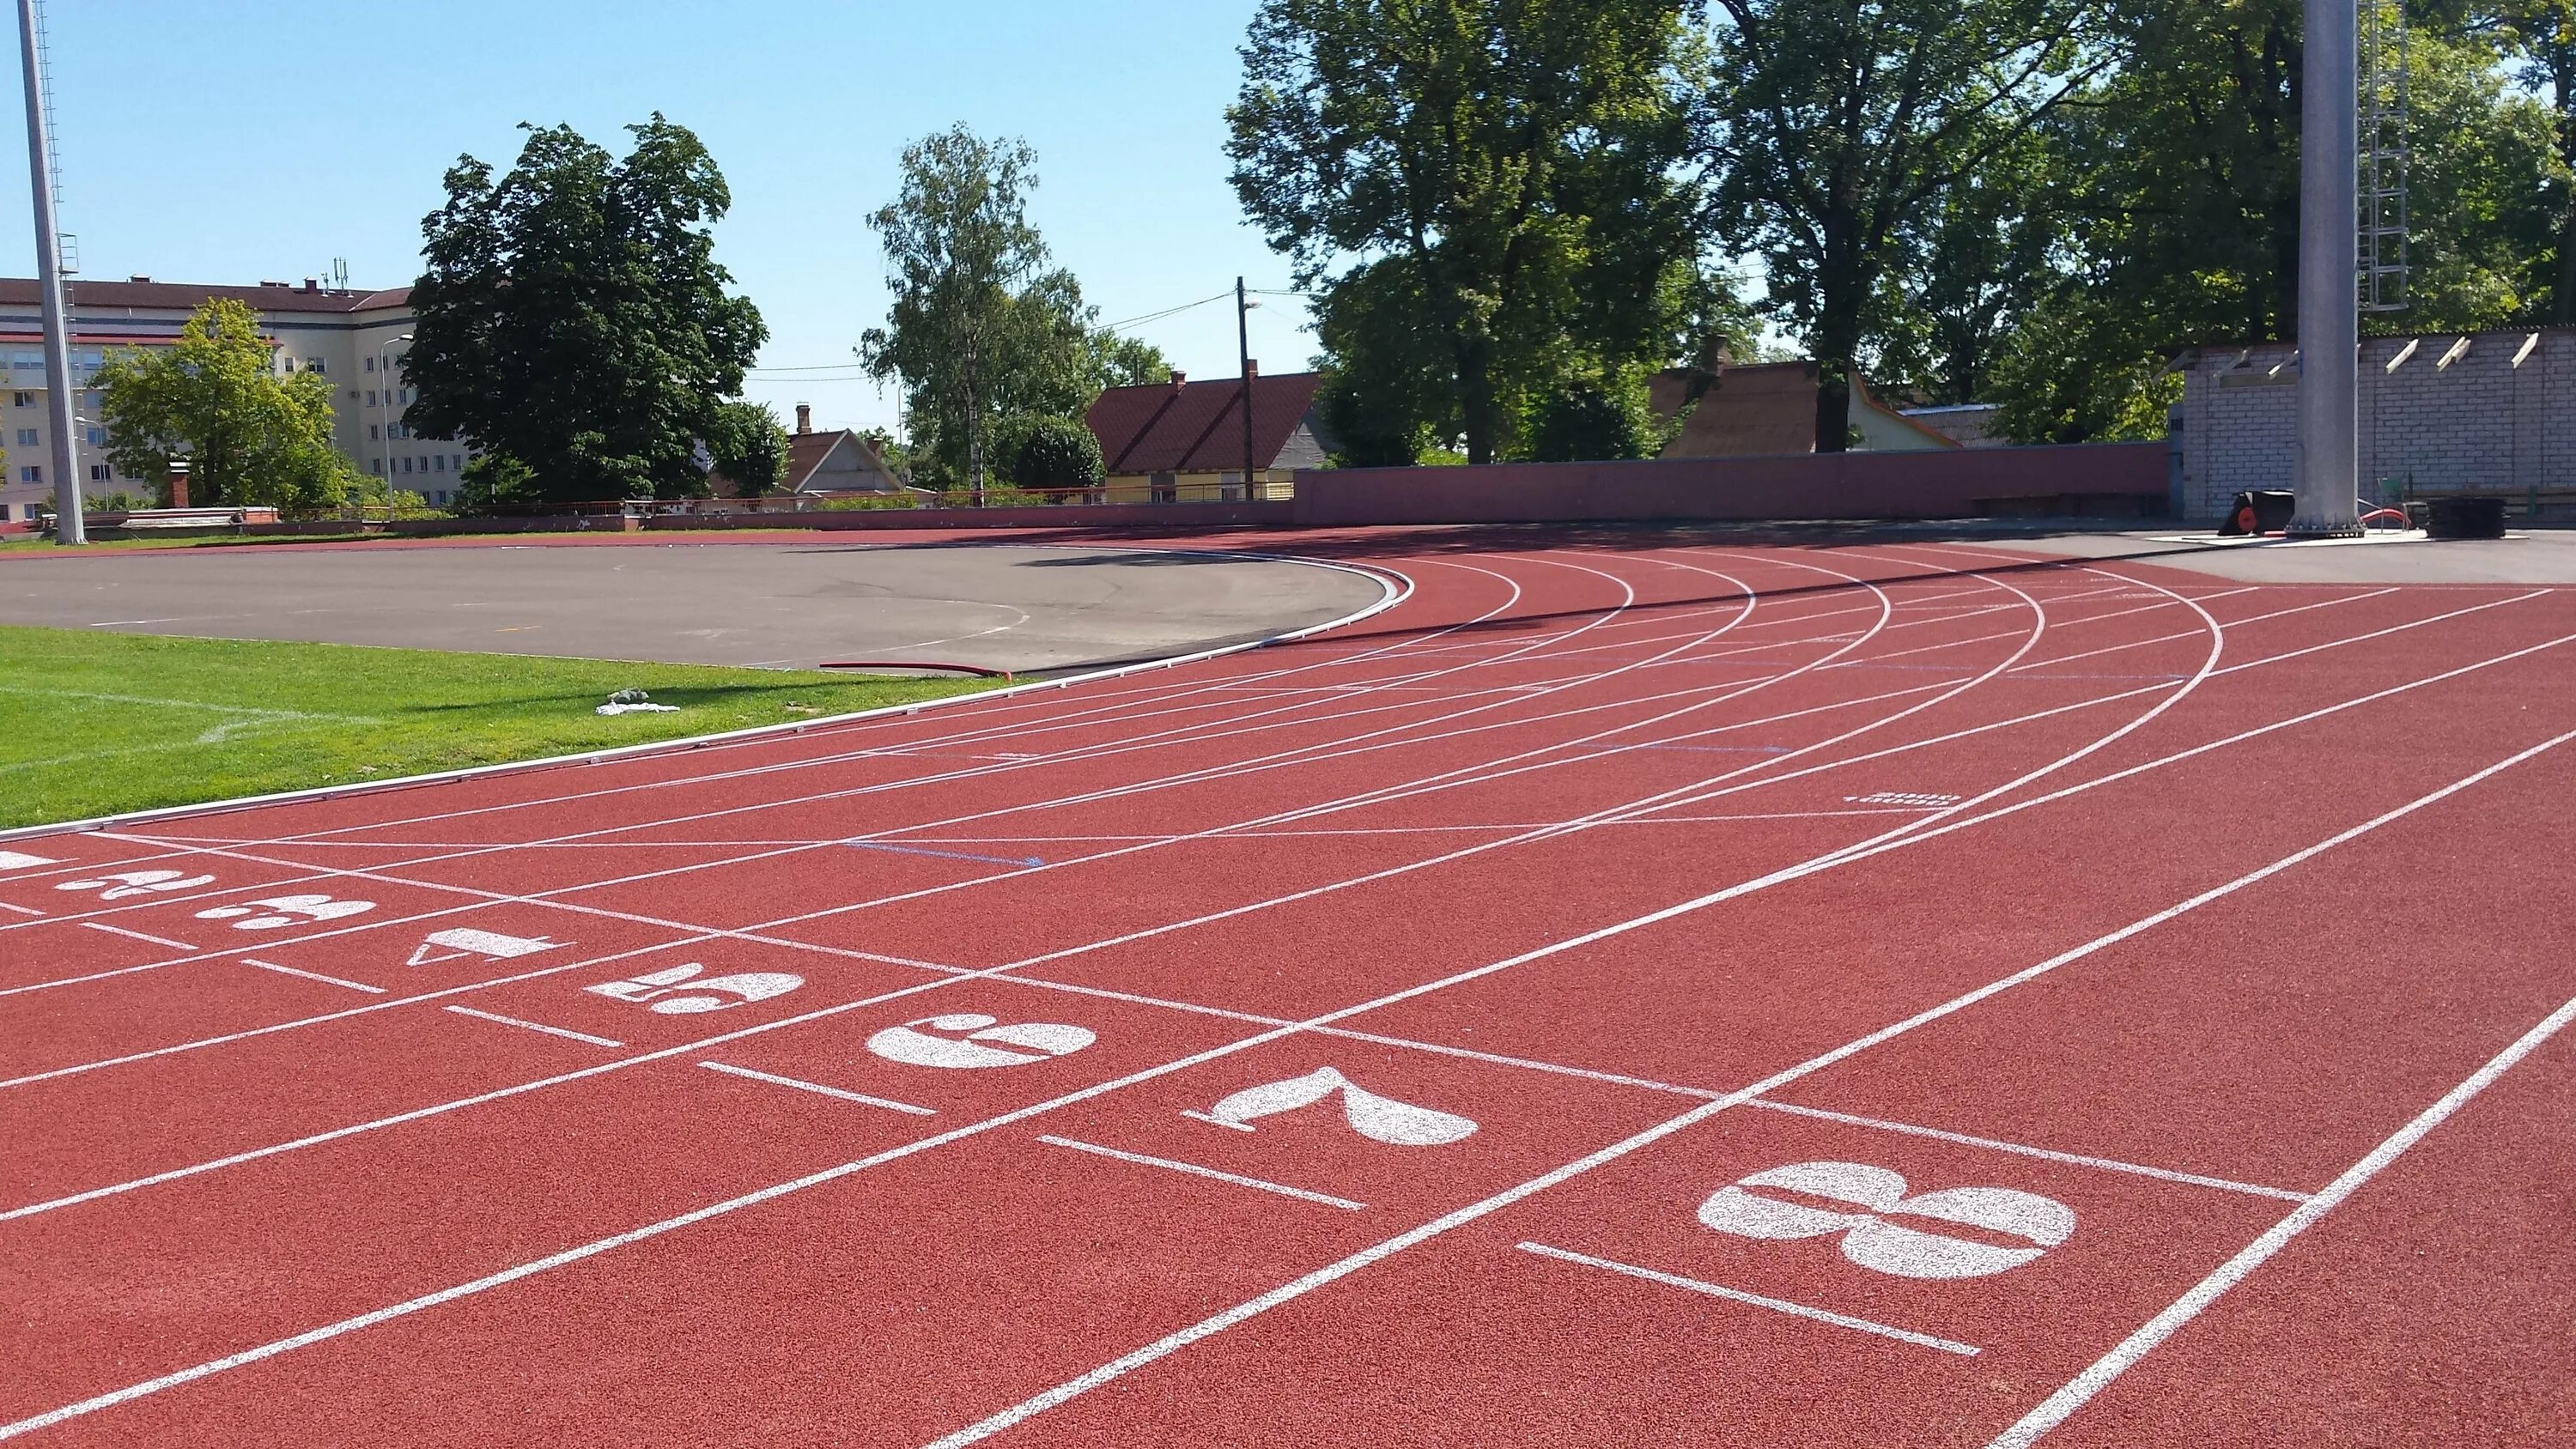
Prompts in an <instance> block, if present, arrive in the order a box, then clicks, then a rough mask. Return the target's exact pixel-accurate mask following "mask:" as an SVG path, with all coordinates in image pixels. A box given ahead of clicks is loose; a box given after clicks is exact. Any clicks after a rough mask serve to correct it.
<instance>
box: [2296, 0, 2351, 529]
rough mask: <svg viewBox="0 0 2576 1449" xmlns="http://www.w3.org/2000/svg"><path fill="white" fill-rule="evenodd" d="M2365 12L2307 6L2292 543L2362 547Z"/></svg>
mask: <svg viewBox="0 0 2576 1449" xmlns="http://www.w3.org/2000/svg"><path fill="white" fill-rule="evenodd" d="M2360 69H2361V12H2360V9H2359V6H2358V5H2357V4H2356V0H2307V53H2306V56H2305V58H2304V60H2303V61H2302V62H2301V69H2300V73H2299V88H2300V91H2301V92H2302V95H2301V101H2300V105H2301V116H2300V136H2301V138H2302V144H2301V146H2300V152H2299V486H2298V502H2297V505H2296V506H2295V507H2294V508H2293V510H2292V512H2291V517H2290V527H2289V533H2290V536H2291V537H2293V538H2300V537H2305V538H2354V537H2358V536H2360V534H2361V517H2360V510H2359V509H2358V508H2357V507H2356V506H2355V503H2354V499H2355V497H2356V495H2357V486H2358V483H2359V479H2358V476H2357V474H2358V464H2359V458H2358V456H2357V455H2358V454H2359V452H2360V433H2361V419H2360V412H2361V410H2360V404H2359V396H2360V395H2359V383H2360V376H2359V374H2360V370H2361V369H2360V364H2359V361H2358V358H2357V356H2356V354H2357V353H2358V352H2359V351H2360V348H2361V296H2360V286H2359V278H2360V258H2359V255H2358V250H2359V249H2358V245H2357V242H2358V236H2357V233H2356V230H2355V228H2356V227H2357V225H2358V224H2359V217H2360V206H2361V178H2360V166H2361V157H2360V149H2361V148H2360V136H2359V132H2360V129H2361V118H2360V115H2359V108H2360V90H2359V87H2360V75H2359V72H2360Z"/></svg>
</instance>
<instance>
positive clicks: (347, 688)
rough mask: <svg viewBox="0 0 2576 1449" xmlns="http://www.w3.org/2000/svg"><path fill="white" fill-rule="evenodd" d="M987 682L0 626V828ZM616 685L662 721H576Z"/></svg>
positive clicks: (631, 739)
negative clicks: (667, 710)
mask: <svg viewBox="0 0 2576 1449" xmlns="http://www.w3.org/2000/svg"><path fill="white" fill-rule="evenodd" d="M992 683H993V681H989V680H963V681H961V680H945V679H940V680H921V679H865V678H852V677H850V676H847V675H835V674H816V673H806V672H789V671H783V670H774V669H719V668H710V667H704V666H697V665H684V664H622V663H611V662H603V661H600V660H594V659H531V658H525V657H522V656H517V655H508V654H441V653H434V652H431V651H427V650H416V649H362V648H356V647H352V646H349V645H341V644H275V643H263V642H256V641H246V640H232V639H171V638H162V637H159V636H155V635H148V634H111V633H106V632H103V631H92V630H71V629H19V628H8V627H0V827H5V826H12V825H36V824H43V823H46V822H49V821H57V820H76V819H83V818H86V817H89V816H93V815H107V814H113V813H116V812H119V811H126V810H147V809H151V808H154V807H156V806H163V805H193V804H199V803H202V802H205V801H210V800H226V799H231V798H234V797H236V796H241V795H258V794H265V793H268V792H270V791H275V790H295V789H303V788H306V787H309V786H315V785H344V784H348V783H350V782H353V781H364V780H386V779H392V778H394V777H396V776H399V775H416V774H421V773H424V772H426V771H432V770H452V769H458V768H462V767H464V766H469V765H489V764H498V763H502V762H505V761H510V760H529V759H536V758H539V757H542V756H546V755H559V754H566V753H570V752H573V751H577V750H594V749H605V748H608V747H611V746H616V745H632V744H643V743H646V742H649V741H654V740H667V739H677V738H680V737H682V736H687V735H702V734H712V733H715V732H717V731H719V730H731V729H742V728H746V727H748V726H752V725H767V724H782V723H788V722H792V721H796V720H801V719H814V718H818V717H820V716H822V715H827V714H846V713H849V712H851V711H853V710H862V709H873V708H875V707H877V706H879V705H888V704H904V703H910V702H914V701H918V700H925V699H937V698H940V697H943V696H946V695H952V694H961V693H967V692H971V691H974V690H979V689H985V688H990V687H991V686H992ZM625 688H637V689H643V690H647V691H649V692H650V693H651V694H652V697H653V699H654V701H655V702H656V703H659V704H674V705H678V706H680V710H679V712H678V713H676V714H629V715H620V716H616V717H613V718H602V717H601V716H599V715H597V714H594V713H592V710H593V709H594V708H595V707H596V706H597V705H599V704H600V703H602V702H603V701H605V700H606V699H607V698H608V696H609V694H610V693H611V692H613V691H615V690H619V689H625Z"/></svg>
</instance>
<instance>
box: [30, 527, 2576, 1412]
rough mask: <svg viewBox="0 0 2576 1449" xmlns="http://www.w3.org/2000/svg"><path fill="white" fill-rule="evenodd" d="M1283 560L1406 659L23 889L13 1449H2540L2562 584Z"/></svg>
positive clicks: (1221, 674)
mask: <svg viewBox="0 0 2576 1449" xmlns="http://www.w3.org/2000/svg"><path fill="white" fill-rule="evenodd" d="M1263 547H1264V548H1266V549H1269V550H1271V551H1274V552H1290V553H1306V554H1309V555H1311V556H1315V557H1329V558H1337V559H1342V560H1345V561H1347V562H1351V563H1354V564H1359V565H1363V566H1367V567H1370V568H1373V569H1375V570H1376V571H1378V572H1380V573H1381V574H1382V575H1383V576H1384V577H1386V578H1387V579H1388V580H1389V581H1390V587H1391V588H1394V589H1398V590H1400V591H1401V593H1402V596H1401V598H1400V599H1399V600H1398V601H1397V602H1396V603H1395V604H1394V605H1393V607H1391V608H1388V609H1386V610H1384V611H1383V612H1380V613H1377V614H1375V615H1374V616H1372V617H1369V618H1366V619H1364V620H1360V621H1357V622H1354V623H1351V624H1348V625H1346V626H1345V627H1342V628H1340V629H1337V630H1334V631H1331V632H1327V633H1325V634H1322V635H1319V636H1315V637H1313V638H1309V639H1306V640H1303V641H1299V642H1296V643H1290V644H1283V645H1279V646H1275V647H1271V648H1267V649H1260V650H1254V651H1250V652H1245V653H1238V654H1233V655H1228V656H1224V657H1220V658H1216V659H1211V660H1205V661H1201V662H1196V663H1190V664H1184V665H1180V666H1176V667H1173V668H1168V669H1162V670H1155V671H1150V672H1143V673H1135V674H1129V675H1126V676H1123V677H1118V678H1108V679H1099V680H1092V681H1087V682H1081V683H1076V684H1074V685H1071V686H1069V687H1064V688H1054V689H1044V690H1037V691H1031V692H1024V693H1017V694H1011V695H1005V696H999V697H985V698H979V699H974V700H970V701H967V702H965V703H962V704H960V705H958V706H955V707H942V708H935V709H928V710H923V711H921V712H918V713H915V714H910V715H902V716H893V717H884V718H876V719H870V720H862V721H856V722H850V723H843V724H835V725H830V726H826V727H821V728H815V729H809V730H807V731H804V732H802V733H797V734H791V735H774V736H767V737H763V738H760V739H756V740H745V741H735V742H729V743H723V744H717V745H710V746H707V747H703V748H699V749H695V750H676V751H666V752H661V753H655V754H650V755H643V756H636V757H629V758H622V759H616V760H609V761H603V762H599V763H594V764H586V765H577V766H563V767H554V768H546V769H538V770H530V771H523V772H517V773H504V774H497V775H489V776H482V777H477V778H471V779H466V780H461V781H455V782H450V783H442V784H436V785H424V786H418V787H412V788H401V789H391V790H385V791H379V792H374V793H364V794H358V795H349V796H342V797H338V798H331V799H319V800H302V801H293V802H287V803H280V804H274V805H268V806H263V807H259V808H252V809H236V810H231V811H210V812H207V813H203V814H200V815H197V816H194V817H190V818H184V819H168V820H158V821H154V822H152V823H150V824H148V825H137V826H133V827H130V828H115V829H100V830H94V831H90V832H86V833H79V834H65V835H55V836H49V837H35V838H27V839H18V840H12V841H6V842H0V851H5V852H7V853H6V854H0V1142H5V1143H6V1144H7V1148H8V1150H7V1152H6V1153H5V1156H0V1178H5V1181H0V1285H5V1286H4V1287H0V1306H5V1309H6V1311H5V1313H0V1364H6V1365H7V1366H8V1371H7V1372H6V1373H0V1438H17V1437H21V1436H23V1437H25V1438H26V1439H27V1441H28V1442H30V1443H35V1444H62V1445H107V1444H115V1445H192V1446H201V1445H229V1444H260V1445H323V1444H329V1445H407V1446H408V1445H446V1444H458V1445H463V1444H476V1445H489V1444H545V1445H572V1444H583V1445H587V1444H600V1445H610V1444H614V1445H648V1444H650V1445H660V1444H670V1445H684V1444H685V1445H700V1444H726V1445H754V1444H758V1445H770V1444H776V1445H808V1444H848V1445H924V1444H937V1445H964V1444H970V1443H979V1442H991V1443H995V1444H1000V1445H1056V1444H1068V1445H1071V1444H1079V1445H1164V1444H1185V1443H1186V1444H1226V1445H1243V1444H1278V1445H1289V1444H1295V1445H1393V1444H1407V1445H1417V1444H1421V1445H1428V1444H1438V1445H1506V1444H1548V1445H1630V1444H1639V1445H1642V1444H1726V1445H1750V1444H1801V1445H1804V1444H1840V1443H1855V1444H1857V1443H1871V1444H1884V1443H1907V1444H1953V1443H1955V1444H1970V1445H1973V1444H1981V1443H1994V1444H2026V1443H2031V1442H2034V1441H2037V1440H2039V1439H2041V1438H2043V1437H2045V1439H2046V1440H2047V1442H2049V1443H2051V1444H2061V1443H2062V1444H2087V1445H2108V1444H2138V1443H2203V1444H2206V1443H2242V1442H2258V1441H2260V1442H2284V1443H2328V1442H2333V1443H2422V1442H2433V1441H2451V1442H2462V1441H2477V1442H2485V1443H2516V1442H2519V1443H2536V1442H2553V1441H2554V1442H2563V1441H2564V1438H2565V1437H2566V1435H2567V1434H2568V1433H2569V1425H2570V1424H2571V1423H2572V1422H2576V1391H2571V1389H2570V1387H2569V1383H2568V1376H2567V1374H2566V1371H2565V1369H2566V1342H2565V1328H2566V1324H2567V1323H2568V1321H2569V1319H2570V1314H2571V1311H2576V1267H2571V1266H2570V1259H2569V1256H2568V1254H2567V1253H2566V1251H2565V1247H2566V1230H2567V1225H2568V1223H2569V1222H2570V1221H2571V1216H2576V1195H2571V1188H2570V1186H2569V1183H2570V1176H2569V1167H2570V1164H2571V1158H2576V1148H2571V1145H2570V1134H2569V1132H2568V1127H2569V1124H2570V1123H2571V1121H2576V1049H2571V1044H2576V1031H2566V1030H2563V1029H2564V1028H2566V1027H2567V1026H2568V1023H2569V1020H2570V1018H2571V1017H2576V999H2571V998H2576V928H2572V927H2571V925H2570V916H2569V914H2568V911H2567V902H2566V887H2567V879H2568V875H2567V863H2568V861H2569V860H2570V859H2571V855H2576V811H2571V810H2570V809H2569V808H2568V802H2569V801H2570V800H2571V799H2576V748H2570V746H2571V745H2576V688H2571V687H2570V681H2571V677H2576V676H2572V675H2571V661H2572V660H2576V593H2571V592H2570V591H2566V590H2548V589H2536V588H2503V587H2485V586H2480V587H2439V588H2437V587H2414V588H2387V587H2362V586H2349V587H2347V586H2297V587H2278V586H2263V587H2247V586H2241V585H2233V584H2228V583H2225V582H2223V581H2219V580H2214V579H2210V578H2206V577H2201V576H2197V575H2191V574H2185V573H2180V572H2172V571H2162V570H2158V569H2155V568H2153V567H2151V566H2147V565H2141V564H2117V563H2102V564H2089V565H2088V564H2081V563H2053V564H2041V563H2035V562H2032V561H2030V560H2028V559H2025V558H2022V557H2018V556H2015V555H2012V554H2009V553H2007V552H2003V551H1998V550H1994V549H1988V548H1984V547H1982V546H1976V547H1971V546H1964V545H1951V544H1878V545H1853V546H1842V547H1830V548H1828V547H1778V548H1764V547H1752V546H1743V545H1738V544H1731V543H1709V542H1691V541H1688V540H1676V539H1658V538H1651V537H1638V538H1633V539H1627V540H1623V541H1617V542H1613V543H1603V542H1601V541H1598V540H1594V541H1590V542H1584V541H1579V540H1575V539H1572V538H1552V537H1550V536H1547V535H1534V534H1533V535H1517V536H1512V535H1504V536H1485V537H1482V538H1479V537H1477V536H1473V535H1443V534H1424V535H1412V536H1408V535H1402V534H1384V535H1374V536H1369V535H1337V536H1313V537H1308V538H1303V539H1292V540H1289V541H1288V542H1286V543H1281V542H1278V541H1275V540H1271V539H1265V540H1264V542H1263ZM150 873H166V874H150ZM262 903H267V904H262Z"/></svg>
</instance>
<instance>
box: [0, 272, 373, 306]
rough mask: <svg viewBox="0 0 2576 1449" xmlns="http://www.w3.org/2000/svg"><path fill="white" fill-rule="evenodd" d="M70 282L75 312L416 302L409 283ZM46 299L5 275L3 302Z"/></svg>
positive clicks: (0, 284)
mask: <svg viewBox="0 0 2576 1449" xmlns="http://www.w3.org/2000/svg"><path fill="white" fill-rule="evenodd" d="M67 280H68V282H69V284H70V287H71V298H72V307H73V309H74V310H75V311H77V310H79V309H81V308H84V307H142V308H166V309H173V310H177V311H182V312H192V311H195V310H196V309H197V308H199V307H202V306H204V305H205V304H206V302H207V300H208V299H210V298H214V297H232V298H237V299H239V300H241V301H243V302H247V303H249V304H250V305H251V306H252V308H254V309H256V310H258V311H262V312H343V313H345V312H371V311H376V310H379V309H381V308H386V307H401V306H405V305H407V304H408V303H409V302H410V301H411V288H409V287H394V288H390V289H388V290H386V291H381V292H362V291H356V290H351V291H346V292H335V291H331V290H329V289H327V288H325V289H322V290H318V291H312V292H308V291H305V290H304V289H303V287H302V286H300V285H298V286H291V287H206V286H197V285H194V284H191V283H185V282H109V281H95V282H94V281H89V280H86V279H84V278H80V277H72V278H68V279H67ZM41 301H42V298H41V297H40V296H39V295H38V293H37V289H36V281H35V279H34V278H32V277H0V306H14V307H33V306H37V305H39V303H40V302H41Z"/></svg>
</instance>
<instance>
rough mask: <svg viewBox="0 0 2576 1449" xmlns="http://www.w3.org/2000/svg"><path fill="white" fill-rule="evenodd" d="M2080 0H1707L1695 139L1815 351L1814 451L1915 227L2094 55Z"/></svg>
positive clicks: (1841, 431)
mask: <svg viewBox="0 0 2576 1449" xmlns="http://www.w3.org/2000/svg"><path fill="white" fill-rule="evenodd" d="M2098 9H2099V6H2098V5H2097V4H2095V3H2089V0H1715V4H1714V5H1713V7H1712V14H1713V18H1714V20H1715V24H1714V26H1713V28H1712V33H1711V39H1712V43H1711V46H1710V53H1711V64H1710V67H1709V70H1708V77H1709V81H1708V86H1707V92H1706V96H1705V99H1704V102H1703V105H1702V108H1701V115H1702V118H1703V127H1704V138H1705V139H1704V145H1705V147H1706V150H1707V153H1708V156H1709V158H1710V162H1711V165H1712V167H1713V169H1714V171H1715V173H1716V175H1717V178H1718V183H1717V200H1718V206H1717V212H1716V215H1717V219H1718V225H1719V227H1720V229H1721V230H1722V231H1724V232H1726V233H1727V234H1729V235H1731V236H1733V237H1736V238H1738V239H1740V240H1741V241H1743V242H1744V243H1746V244H1748V245H1749V246H1750V247H1751V248H1752V249H1753V250H1755V251H1756V252H1758V253H1759V254H1760V255H1761V257H1762V260H1763V263H1764V265H1765V268H1766V270H1767V272H1768V275H1769V280H1770V289H1769V300H1768V310H1769V311H1770V312H1771V313H1772V315H1773V316H1774V317H1776V318H1777V319H1778V320H1780V321H1781V322H1783V323H1785V324H1787V325H1788V326H1789V327H1791V328H1792V329H1793V330H1795V331H1796V332H1797V333H1798V334H1799V335H1800V336H1801V337H1802V338H1804V340H1805V341H1806V344H1807V347H1808V350H1809V352H1810V354H1811V355H1812V356H1813V357H1814V358H1815V360H1816V363H1817V368H1818V376H1819V379H1820V386H1819V387H1818V389H1817V395H1816V435H1815V436H1816V450H1817V451H1818V452H1840V451H1842V450H1843V449H1844V448H1845V447H1846V446H1847V445H1848V443H1847V440H1848V439H1849V437H1850V429H1851V378H1852V375H1853V374H1854V373H1855V372H1856V371H1857V370H1858V369H1859V367H1860V364H1861V362H1862V360H1863V357H1864V355H1865V353H1866V352H1867V350H1868V349H1869V346H1870V343H1871V341H1872V334H1873V331H1874V327H1873V323H1874V322H1879V321H1882V320H1883V319H1882V318H1881V317H1880V316H1879V315H1878V314H1879V312H1880V310H1881V309H1883V308H1884V306H1885V303H1886V298H1887V296H1888V294H1889V292H1890V289H1891V285H1892V284H1893V283H1895V282H1896V280H1897V279H1898V277H1899V275H1900V273H1901V272H1902V271H1903V270H1904V268H1905V265H1906V259H1907V257H1908V255H1909V248H1910V247H1911V246H1912V245H1913V244H1914V238H1915V237H1916V236H1917V235H1918V234H1919V233H1921V232H1923V231H1925V230H1926V229H1927V228H1934V227H1936V226H1937V224H1938V221H1939V218H1940V214H1941V212H1942V210H1943V208H1944V205H1945V202H1947V201H1949V200H1950V199H1951V198H1953V197H1955V196H1956V195H1957V192H1958V188H1960V187H1961V186H1963V185H1965V184H1968V183H1969V182H1970V181H1971V180H1972V178H1975V177H1977V176H1978V175H1979V174H1980V172H1981V171H1983V170H1984V169H1985V168H1986V167H1988V166H1989V165H1990V164H1992V163H1993V162H1994V161H1995V160H1996V159H1997V158H1998V157H2000V156H2002V155H2003V154H2005V153H2006V152H2007V151H2009V150H2010V149H2011V148H2012V147H2013V146H2015V145H2016V144H2017V143H2018V142H2019V140H2020V138H2022V137H2023V136H2025V135H2026V134H2027V132H2028V131H2029V129H2030V128H2031V127H2032V126H2034V125H2035V124H2037V123H2038V122H2039V121H2040V120H2042V119H2043V118H2044V117H2046V116H2047V115H2048V114H2049V113H2050V112H2051V111H2052V110H2054V109H2055V108H2056V107H2057V106H2059V105H2060V104H2061V103H2063V102H2064V101H2065V100H2066V99H2067V98H2068V97H2069V96H2072V95H2074V94H2075V93H2076V92H2077V91H2078V90H2079V89H2080V87H2081V86H2082V85H2083V83H2084V81H2085V79H2086V78H2087V77H2088V76H2089V75H2090V74H2091V73H2092V71H2093V70H2094V69H2095V68H2096V67H2098V66H2099V65H2100V64H2101V63H2102V61H2101V57H2100V54H2099V52H2098V50H2097V49H2096V48H2095V47H2094V46H2092V45H2091V44H2090V43H2089V39H2088V38H2089V33H2090V28H2091V26H2092V25H2093V24H2094V22H2095V20H2096V18H2097V16H2096V12H2097V11H2098Z"/></svg>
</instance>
